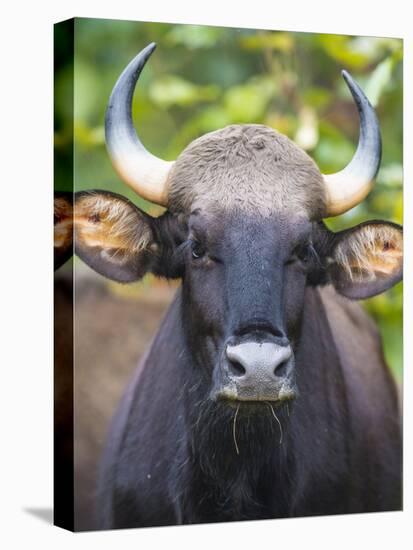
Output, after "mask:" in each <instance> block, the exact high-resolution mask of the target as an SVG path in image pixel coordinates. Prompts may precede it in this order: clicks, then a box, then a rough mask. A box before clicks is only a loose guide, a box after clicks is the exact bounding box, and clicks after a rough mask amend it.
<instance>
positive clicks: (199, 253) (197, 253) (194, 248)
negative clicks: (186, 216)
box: [191, 240, 205, 260]
mask: <svg viewBox="0 0 413 550" xmlns="http://www.w3.org/2000/svg"><path fill="white" fill-rule="evenodd" d="M191 253H192V257H193V258H194V260H199V259H201V258H202V257H203V256H204V255H205V247H203V246H202V244H200V243H199V242H198V241H195V240H191Z"/></svg>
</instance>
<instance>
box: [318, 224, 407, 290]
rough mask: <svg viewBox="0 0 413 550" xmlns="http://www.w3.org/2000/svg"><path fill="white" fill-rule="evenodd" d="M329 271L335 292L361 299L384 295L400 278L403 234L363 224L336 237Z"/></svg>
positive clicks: (387, 227) (391, 228)
mask: <svg viewBox="0 0 413 550" xmlns="http://www.w3.org/2000/svg"><path fill="white" fill-rule="evenodd" d="M332 260H333V261H332V263H331V265H330V267H329V271H330V278H331V281H332V283H333V284H334V286H335V288H336V290H337V291H338V292H339V293H340V294H343V295H344V296H347V297H348V298H354V299H364V298H369V297H371V296H375V295H376V294H380V293H381V292H384V291H385V290H387V289H388V288H390V287H392V286H393V285H394V284H396V283H398V282H399V281H400V280H401V279H402V276H403V230H402V227H400V226H399V225H396V224H393V223H386V222H367V223H363V224H360V225H358V226H356V227H354V228H352V229H349V230H346V231H341V232H340V233H336V235H335V238H334V244H333V251H332Z"/></svg>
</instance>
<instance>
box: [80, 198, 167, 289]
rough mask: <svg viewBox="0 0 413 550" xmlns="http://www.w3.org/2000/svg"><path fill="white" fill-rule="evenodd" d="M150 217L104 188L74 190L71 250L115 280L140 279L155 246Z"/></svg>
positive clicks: (149, 263) (152, 257)
mask: <svg viewBox="0 0 413 550" xmlns="http://www.w3.org/2000/svg"><path fill="white" fill-rule="evenodd" d="M151 222H152V218H151V217H150V216H149V215H147V214H145V213H144V212H142V211H141V210H139V209H138V208H137V207H136V206H135V205H134V204H133V203H131V202H130V201H129V200H127V199H126V198H124V197H122V196H120V195H117V194H115V193H109V192H106V191H85V192H78V193H76V197H75V207H74V225H75V252H76V254H77V255H78V256H79V257H80V258H81V259H82V260H83V261H84V262H85V263H87V264H88V265H89V266H90V267H91V268H92V269H94V270H95V271H97V272H98V273H100V274H101V275H103V276H105V277H108V278H109V279H113V280H114V281H119V282H123V283H126V282H132V281H136V280H138V279H140V278H141V277H143V275H144V274H145V273H146V272H147V271H148V269H149V268H150V266H151V263H152V262H153V259H154V252H155V250H156V248H157V245H156V244H155V240H154V235H153V231H152V223H151Z"/></svg>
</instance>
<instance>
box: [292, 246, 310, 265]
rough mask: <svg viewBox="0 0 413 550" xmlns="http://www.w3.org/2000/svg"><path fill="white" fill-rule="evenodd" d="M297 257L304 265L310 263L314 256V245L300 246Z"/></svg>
mask: <svg viewBox="0 0 413 550" xmlns="http://www.w3.org/2000/svg"><path fill="white" fill-rule="evenodd" d="M295 255H296V256H297V258H298V259H299V260H300V261H301V262H303V263H307V262H309V261H310V259H311V256H312V245H311V244H304V245H300V246H299V247H298V248H297V249H296V253H295Z"/></svg>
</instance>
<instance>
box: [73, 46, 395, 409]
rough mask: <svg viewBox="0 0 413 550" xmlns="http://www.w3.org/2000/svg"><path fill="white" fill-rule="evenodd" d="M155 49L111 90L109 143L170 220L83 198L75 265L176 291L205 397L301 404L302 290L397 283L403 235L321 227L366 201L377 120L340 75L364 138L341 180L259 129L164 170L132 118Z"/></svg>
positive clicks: (201, 145) (376, 225)
mask: <svg viewBox="0 0 413 550" xmlns="http://www.w3.org/2000/svg"><path fill="white" fill-rule="evenodd" d="M154 48H155V45H154V44H152V45H149V46H148V47H147V48H145V49H144V50H143V51H142V52H140V53H139V54H138V56H137V57H136V58H135V59H133V60H132V62H131V63H130V64H129V65H128V66H127V67H126V69H125V71H124V72H123V73H122V75H121V76H120V78H119V80H118V82H117V83H116V85H115V87H114V90H113V93H112V96H111V98H110V102H109V106H108V110H107V116H106V142H107V146H108V150H109V154H110V156H111V159H112V161H113V164H114V166H115V168H116V170H117V171H118V173H119V175H120V176H121V177H122V178H123V180H124V181H125V182H126V183H127V184H128V185H130V186H131V187H132V188H133V189H134V190H135V191H136V192H137V193H138V194H139V195H140V196H141V197H144V198H146V199H148V200H151V201H153V202H156V203H158V204H161V205H163V206H165V207H166V208H167V211H166V212H165V213H164V214H163V215H162V216H160V217H158V218H152V217H150V216H149V215H147V214H146V213H144V212H143V211H141V210H139V209H138V208H137V207H136V206H134V205H133V204H132V203H131V202H129V201H128V200H126V199H125V198H123V197H121V196H118V195H115V194H113V193H107V192H103V191H90V192H81V193H77V195H76V200H75V214H74V222H75V233H76V243H75V249H76V253H77V254H78V255H79V256H80V257H81V258H82V259H83V260H84V261H85V262H86V263H87V264H89V265H90V266H91V267H92V268H93V269H95V270H96V271H98V272H99V273H101V274H102V275H104V276H106V277H109V278H110V279H114V280H117V281H121V282H129V281H135V280H137V279H139V278H141V277H142V276H143V275H144V274H145V273H146V272H152V273H154V274H156V275H160V276H163V277H167V278H177V277H180V278H182V281H183V287H182V293H183V301H182V303H183V307H182V323H183V325H184V331H185V335H186V337H187V340H188V345H189V346H190V348H191V352H192V356H193V357H194V358H195V360H196V365H197V368H198V369H199V372H200V378H202V379H203V380H204V381H205V384H206V386H205V387H208V395H209V396H210V397H211V398H212V399H213V400H218V399H219V400H223V401H226V402H229V403H231V402H232V403H237V404H238V405H239V404H240V402H244V401H249V402H251V401H252V402H258V401H269V402H271V403H272V404H281V403H283V402H285V401H288V400H290V399H293V398H294V397H295V395H296V385H295V375H294V371H295V365H294V356H295V352H296V350H297V347H298V345H299V341H300V321H301V317H302V312H303V308H304V302H305V288H306V286H308V285H313V286H315V285H325V284H332V285H334V287H335V288H336V290H337V291H338V292H339V293H341V294H343V295H344V296H347V297H349V298H356V299H359V298H366V297H369V296H373V295H375V294H378V293H380V292H383V291H384V290H386V289H387V288H389V287H390V286H392V285H393V284H394V283H396V282H397V281H399V280H400V279H401V274H402V233H401V228H400V227H398V226H396V225H394V224H391V223H385V222H381V221H374V222H368V223H364V224H361V225H359V226H357V227H354V228H352V229H349V230H346V231H342V232H339V233H332V232H331V231H329V230H328V229H327V227H326V226H325V224H324V223H323V221H322V220H323V218H324V217H327V216H332V215H337V214H340V213H343V212H345V211H346V210H348V209H350V208H352V207H353V206H355V205H356V204H358V203H359V202H360V201H361V200H363V199H364V197H365V196H366V195H367V194H368V192H369V191H370V189H371V187H372V182H373V179H374V177H375V175H376V172H377V170H378V168H379V163H380V157H381V140H380V131H379V126H378V122H377V118H376V115H375V113H374V110H373V108H372V106H371V105H370V103H369V102H368V100H367V98H366V97H365V95H364V93H363V91H362V90H361V89H360V87H359V86H358V84H357V83H356V82H355V81H354V80H353V79H352V78H351V77H350V75H348V74H347V73H345V72H344V73H343V76H344V78H345V81H346V83H347V85H348V87H349V89H350V91H351V93H352V95H353V98H354V100H355V102H356V105H357V108H358V112H359V116H360V138H359V144H358V148H357V151H356V153H355V156H354V158H353V159H352V161H351V162H350V163H349V165H348V166H347V167H346V168H344V169H343V170H342V171H341V172H339V173H337V174H333V175H327V176H326V175H322V174H321V173H320V171H319V169H318V168H317V166H316V164H315V163H314V162H313V160H312V159H311V158H310V157H309V156H308V155H307V154H306V153H305V152H304V151H302V150H301V149H300V148H299V147H297V146H296V145H295V144H294V143H293V142H292V141H290V140H289V139H288V138H287V137H285V136H283V135H281V134H279V133H277V132H276V131H274V130H273V129H271V128H269V127H266V126H262V125H254V124H251V125H233V126H229V127H227V128H224V129H222V130H218V131H216V132H212V133H209V134H207V135H204V136H202V137H200V138H199V139H197V140H195V141H194V142H192V143H191V144H190V145H189V146H188V147H187V148H186V149H185V150H184V151H183V152H182V154H181V155H180V156H179V158H178V159H177V160H176V161H175V162H165V161H163V160H160V159H158V158H156V157H154V156H153V155H152V154H150V153H149V152H148V151H147V150H146V149H145V147H144V146H143V145H142V143H141V141H140V140H139V138H138V136H137V134H136V132H135V129H134V127H133V124H132V116H131V110H132V109H131V107H132V97H133V93H134V89H135V85H136V82H137V80H138V78H139V75H140V73H141V70H142V68H143V66H144V65H145V63H146V61H147V59H148V58H149V56H150V55H151V53H152V52H153V50H154Z"/></svg>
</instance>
